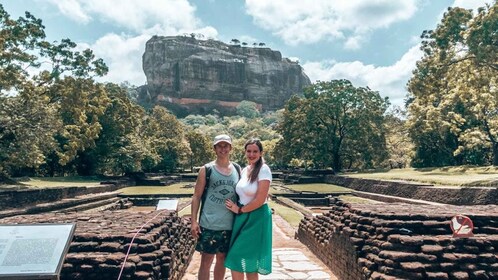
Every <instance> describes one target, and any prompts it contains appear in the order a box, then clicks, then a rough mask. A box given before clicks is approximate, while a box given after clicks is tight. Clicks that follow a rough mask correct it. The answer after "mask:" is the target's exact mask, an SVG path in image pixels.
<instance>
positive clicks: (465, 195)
mask: <svg viewBox="0 0 498 280" xmlns="http://www.w3.org/2000/svg"><path fill="white" fill-rule="evenodd" d="M325 182H326V183H329V184H334V185H338V186H343V187H346V188H350V189H353V190H357V191H362V192H371V193H378V194H384V195H392V196H400V197H405V198H410V199H420V200H427V201H433V202H439V203H447V204H455V205H476V204H496V203H497V202H498V188H496V187H463V188H455V187H448V188H444V187H437V188H434V187H433V186H432V185H428V184H416V183H407V182H394V181H380V180H371V179H359V178H351V177H345V176H332V175H330V176H326V177H325Z"/></svg>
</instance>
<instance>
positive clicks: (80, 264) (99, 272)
mask: <svg viewBox="0 0 498 280" xmlns="http://www.w3.org/2000/svg"><path fill="white" fill-rule="evenodd" d="M148 221H150V222H149V223H148V224H147V225H146V226H144V227H143V229H142V230H141V231H140V233H139V234H138V235H137V236H136V238H135V240H134V242H133V244H132V245H131V250H130V255H129V257H128V259H127V261H126V263H125V265H124V270H123V274H122V276H121V279H137V280H140V279H144V280H145V279H148V280H155V279H170V280H180V279H181V278H182V277H183V275H184V273H185V270H186V268H187V266H188V264H189V262H190V259H191V258H192V255H193V253H194V239H193V238H192V237H191V236H190V222H189V220H188V219H181V218H180V217H178V215H177V214H176V212H170V211H165V210H162V211H144V212H130V211H129V210H128V211H104V212H100V213H70V214H63V215H61V214H53V213H47V214H40V215H27V216H16V217H11V218H5V219H2V220H0V223H3V224H7V223H21V224H29V223H76V230H75V234H74V238H73V240H72V242H71V245H70V248H69V252H68V254H67V255H66V258H65V260H64V265H63V268H62V272H61V277H60V279H62V280H69V279H88V280H90V279H95V280H99V279H102V280H104V279H106V280H107V279H117V278H118V275H119V272H120V270H121V267H122V265H123V261H124V259H125V255H126V253H127V251H128V247H129V246H130V242H131V240H132V238H133V236H134V235H135V233H136V232H137V230H138V229H140V228H141V226H142V225H144V224H146V223H147V222H148Z"/></svg>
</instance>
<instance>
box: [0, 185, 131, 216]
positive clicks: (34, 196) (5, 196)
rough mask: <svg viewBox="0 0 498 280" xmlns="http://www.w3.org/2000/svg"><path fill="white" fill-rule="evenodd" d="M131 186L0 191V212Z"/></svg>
mask: <svg viewBox="0 0 498 280" xmlns="http://www.w3.org/2000/svg"><path fill="white" fill-rule="evenodd" d="M132 184H134V182H131V181H126V180H121V181H119V182H109V183H108V184H101V185H99V186H95V187H55V188H43V189H22V190H6V191H0V210H5V209H10V208H19V207H25V206H29V205H34V204H37V203H42V202H51V201H58V200H61V199H64V198H72V197H76V196H79V195H86V194H92V193H103V192H112V191H116V190H118V189H120V188H123V187H125V186H128V185H132Z"/></svg>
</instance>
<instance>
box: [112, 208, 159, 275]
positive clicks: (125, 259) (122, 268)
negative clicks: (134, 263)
mask: <svg viewBox="0 0 498 280" xmlns="http://www.w3.org/2000/svg"><path fill="white" fill-rule="evenodd" d="M161 213H162V211H159V213H157V214H156V215H155V216H154V217H153V218H152V219H150V220H148V221H147V222H146V223H145V224H143V225H142V226H141V227H140V228H139V229H138V230H137V232H135V234H134V235H133V238H132V239H131V242H130V245H129V246H128V252H126V255H125V258H124V260H123V264H122V265H121V271H120V272H119V276H118V279H117V280H120V279H121V274H123V270H124V266H125V264H126V261H127V260H128V256H129V255H130V251H131V245H132V244H133V241H135V237H137V235H138V234H139V233H140V231H141V230H142V229H143V228H144V227H145V226H146V225H147V224H148V223H150V222H151V221H152V220H154V219H155V218H157V216H159V214H161Z"/></svg>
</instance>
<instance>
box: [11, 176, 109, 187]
mask: <svg viewBox="0 0 498 280" xmlns="http://www.w3.org/2000/svg"><path fill="white" fill-rule="evenodd" d="M100 181H101V179H98V178H97V177H81V176H67V177H35V178H27V179H26V180H21V181H20V183H22V184H23V185H25V186H28V187H34V188H54V187H83V186H88V187H92V186H99V185H100Z"/></svg>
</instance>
